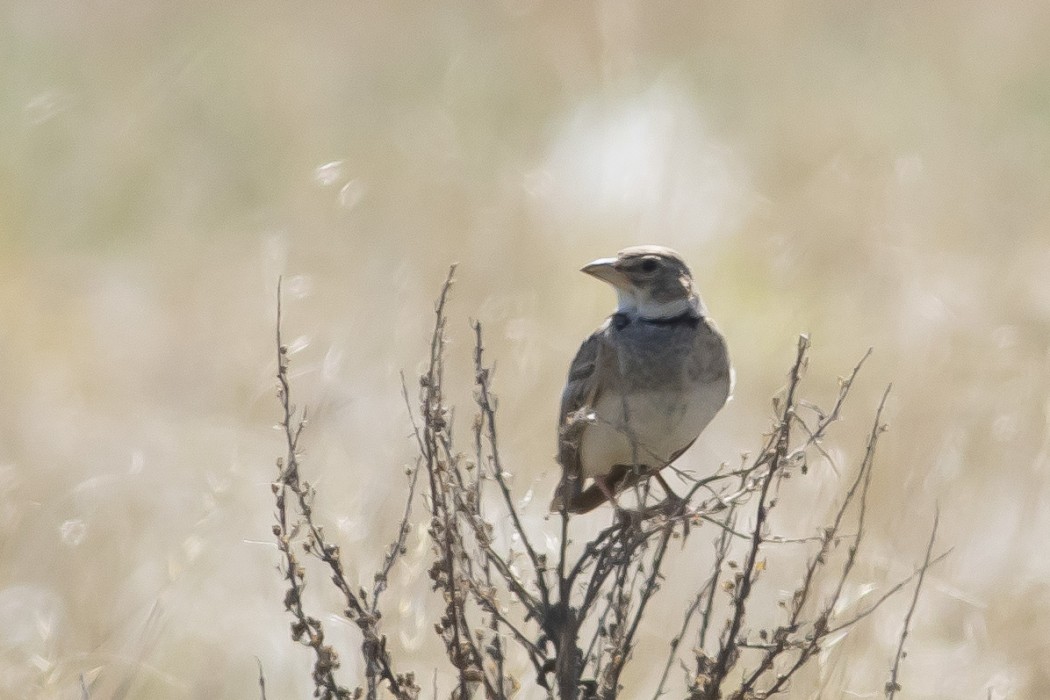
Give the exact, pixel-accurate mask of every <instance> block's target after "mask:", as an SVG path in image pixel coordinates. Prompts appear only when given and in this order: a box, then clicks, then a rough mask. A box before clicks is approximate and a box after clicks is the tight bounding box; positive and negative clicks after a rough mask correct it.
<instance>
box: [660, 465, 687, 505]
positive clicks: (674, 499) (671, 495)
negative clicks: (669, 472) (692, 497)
mask: <svg viewBox="0 0 1050 700" xmlns="http://www.w3.org/2000/svg"><path fill="white" fill-rule="evenodd" d="M653 476H654V477H655V478H656V480H657V481H659V482H660V486H661V488H663V490H664V493H666V494H667V500H668V501H670V502H671V503H673V504H675V505H678V506H681V505H684V504H685V499H684V498H682V497H681V496H679V495H678V494H677V493H675V492H674V491H673V490H672V489H671V485H670V484H669V483H667V479H665V478H664V477H663V475H662V474H660V472H654V473H653Z"/></svg>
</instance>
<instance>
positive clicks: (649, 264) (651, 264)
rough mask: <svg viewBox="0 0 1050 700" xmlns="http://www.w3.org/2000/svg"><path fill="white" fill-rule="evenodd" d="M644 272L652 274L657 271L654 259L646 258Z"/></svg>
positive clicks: (643, 264)
mask: <svg viewBox="0 0 1050 700" xmlns="http://www.w3.org/2000/svg"><path fill="white" fill-rule="evenodd" d="M641 267H642V272H652V271H653V270H655V269H656V261H655V260H653V259H652V258H646V259H645V260H643V261H642V265H641Z"/></svg>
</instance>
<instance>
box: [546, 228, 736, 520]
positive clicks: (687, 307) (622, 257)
mask: <svg viewBox="0 0 1050 700" xmlns="http://www.w3.org/2000/svg"><path fill="white" fill-rule="evenodd" d="M582 271H583V272H586V273H587V274H589V275H592V276H594V277H597V278H598V279H600V280H603V281H605V282H608V283H609V284H611V285H612V286H613V288H614V289H615V290H616V294H617V297H618V299H619V304H618V306H617V308H616V312H615V313H613V315H612V316H610V317H609V318H608V319H607V320H606V321H605V323H604V324H602V326H601V328H599V329H598V330H597V331H595V332H594V333H593V334H592V335H591V337H590V338H588V339H587V340H586V341H584V343H583V345H581V346H580V349H579V352H577V353H576V358H575V359H574V360H573V361H572V365H571V366H570V367H569V378H568V380H567V382H566V384H565V391H564V392H563V393H562V399H561V411H560V413H559V414H558V461H559V462H560V463H561V466H562V469H563V476H562V481H561V484H560V485H559V486H558V489H557V491H556V492H555V494H554V500H553V502H552V503H551V510H552V511H560V510H562V509H564V510H566V511H567V512H570V513H586V512H587V511H590V510H593V509H594V508H597V507H598V506H599V505H601V504H602V503H604V502H605V501H606V500H611V501H613V503H614V504H615V503H616V494H617V493H618V492H620V491H623V490H624V489H625V488H628V487H629V486H631V485H633V484H636V483H638V482H639V481H640V480H641V479H643V478H646V477H648V476H650V475H656V477H657V479H659V480H660V482H661V484H662V485H663V487H664V489H665V490H667V491H668V494H669V495H670V489H668V488H667V484H666V482H664V480H663V478H662V477H661V476H660V475H659V473H658V472H659V470H661V469H663V468H664V467H666V466H667V465H668V464H670V463H671V462H673V461H674V460H675V459H677V458H678V456H679V455H681V454H682V453H683V452H685V451H686V450H687V449H688V448H689V446H690V445H692V444H693V442H694V441H695V440H696V438H697V436H699V435H700V431H702V430H703V429H704V428H705V427H706V426H707V424H708V423H709V422H710V421H711V419H712V418H714V416H715V414H716V413H717V412H718V410H719V409H720V408H722V406H723V405H725V403H726V401H727V400H728V398H729V394H730V391H731V387H732V369H731V368H730V365H729V355H728V353H727V350H726V343H725V339H724V338H723V337H722V334H721V333H719V332H718V329H716V328H715V326H714V324H713V323H712V322H711V321H710V319H708V318H707V315H706V312H705V309H704V306H703V303H702V302H701V301H700V296H699V294H697V291H696V288H695V287H694V285H693V276H692V274H691V273H690V272H689V268H688V267H687V266H686V264H685V262H684V261H683V260H682V258H681V256H679V255H678V253H676V252H674V251H673V250H671V249H669V248H664V247H662V246H637V247H634V248H627V249H625V250H621V251H620V252H619V254H618V255H617V256H616V257H615V258H603V259H601V260H595V261H594V262H592V263H590V264H589V265H587V266H586V267H584V268H583V270H582ZM587 479H593V480H594V483H592V484H590V485H589V486H588V487H587V488H584V482H585V480H587Z"/></svg>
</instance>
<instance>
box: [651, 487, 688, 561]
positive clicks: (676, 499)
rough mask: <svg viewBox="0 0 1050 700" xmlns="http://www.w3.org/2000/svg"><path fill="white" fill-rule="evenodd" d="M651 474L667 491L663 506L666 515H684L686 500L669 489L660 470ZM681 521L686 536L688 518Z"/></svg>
mask: <svg viewBox="0 0 1050 700" xmlns="http://www.w3.org/2000/svg"><path fill="white" fill-rule="evenodd" d="M653 476H654V477H656V480H657V481H659V482H660V486H661V487H662V488H663V490H664V491H665V492H666V493H667V500H666V501H665V503H666V506H664V507H665V508H666V510H667V513H668V515H684V514H685V510H686V506H688V505H689V503H688V501H686V499H684V498H682V497H681V496H679V495H678V494H676V493H675V492H674V491H672V490H671V485H670V484H668V483H667V479H665V478H663V476H662V475H661V474H660V472H656V473H654V474H653ZM682 523H683V525H682V526H683V528H684V532H683V534H684V535H685V536H686V537H688V536H689V518H683V520H682ZM684 545H685V543H684V542H683V546H684Z"/></svg>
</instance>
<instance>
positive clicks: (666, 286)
mask: <svg viewBox="0 0 1050 700" xmlns="http://www.w3.org/2000/svg"><path fill="white" fill-rule="evenodd" d="M581 271H582V272H586V273H587V274H588V275H591V276H592V277H597V278H598V279H600V280H603V281H605V282H608V283H609V284H611V285H612V286H613V288H614V289H615V290H616V294H617V297H618V299H619V306H618V308H617V311H618V312H619V313H623V314H627V315H629V316H637V317H640V318H645V319H660V318H673V317H675V316H679V315H681V314H683V313H686V312H688V311H694V312H696V314H697V315H698V316H702V315H703V313H704V311H703V306H702V304H701V303H700V297H699V295H698V294H697V293H696V290H695V289H694V288H693V275H692V274H691V273H690V272H689V267H688V266H687V265H686V264H685V261H684V260H682V256H680V255H679V254H678V253H676V252H675V251H673V250H671V249H670V248H664V247H663V246H656V245H645V246H635V247H633V248H624V249H623V250H621V251H620V252H619V253H617V254H616V257H615V258H600V259H598V260H595V261H594V262H591V263H589V264H587V265H585V266H584V267H583V268H582V270H581Z"/></svg>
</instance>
